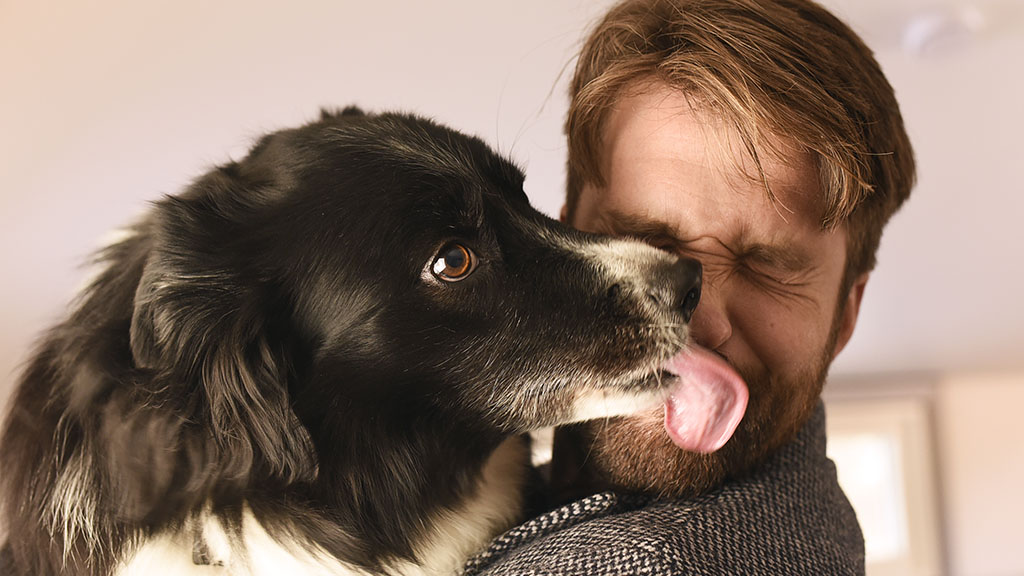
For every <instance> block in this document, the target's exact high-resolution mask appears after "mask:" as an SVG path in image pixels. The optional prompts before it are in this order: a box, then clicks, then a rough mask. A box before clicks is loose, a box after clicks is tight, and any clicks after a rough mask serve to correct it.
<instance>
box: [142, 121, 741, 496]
mask: <svg viewBox="0 0 1024 576" xmlns="http://www.w3.org/2000/svg"><path fill="white" fill-rule="evenodd" d="M522 185H523V175H522V173H521V172H520V171H519V170H518V169H517V168H516V167H515V166H513V165H512V164H511V163H509V162H508V161H506V160H505V159H503V158H501V157H500V156H498V155H496V154H494V153H493V152H492V151H490V150H489V149H488V148H487V147H486V146H485V145H484V144H483V143H482V142H480V141H479V140H477V139H475V138H471V137H467V136H465V135H462V134H459V133H457V132H454V131H451V130H449V129H446V128H443V127H441V126H439V125H437V124H434V123H432V122H429V121H426V120H423V119H418V118H415V117H412V116H405V115H394V114H384V115H365V114H363V113H361V112H359V111H357V110H346V111H345V112H343V113H338V114H330V113H325V114H324V115H323V117H322V118H321V119H320V120H319V121H318V122H314V123H312V124H309V125H306V126H304V127H301V128H298V129H294V130H286V131H282V132H278V133H274V134H271V135H269V136H267V137H265V138H263V139H262V140H261V141H260V142H259V143H258V144H257V145H256V146H255V147H254V149H253V150H252V151H251V153H250V154H249V156H248V157H247V158H245V159H244V160H242V161H240V162H237V163H232V164H230V165H228V166H225V167H222V168H219V169H217V170H214V171H213V172H211V173H210V174H208V175H206V176H205V177H203V178H202V179H200V180H199V181H197V182H196V183H195V184H194V185H193V186H192V187H191V188H190V189H189V190H188V191H187V192H186V193H184V194H182V195H181V196H178V197H173V198H168V199H166V200H164V201H163V202H161V203H160V204H159V206H158V209H157V216H156V218H155V219H154V220H152V221H150V223H149V224H148V226H149V227H150V230H149V236H150V238H151V240H150V243H151V244H150V253H149V256H148V260H147V262H146V265H145V269H144V272H143V274H142V279H141V282H140V285H139V288H138V291H137V293H136V298H135V312H134V316H133V320H132V351H133V355H134V358H135V362H136V363H137V365H138V366H140V367H141V368H145V369H152V370H156V371H162V372H164V373H166V375H167V376H166V377H165V378H164V380H166V381H168V382H170V381H172V380H173V382H174V383H173V384H170V385H178V384H177V382H181V381H184V382H197V383H199V384H197V386H198V387H199V388H200V389H201V390H200V392H201V394H202V395H204V397H205V400H204V402H203V403H204V405H206V406H208V407H209V409H208V413H204V418H208V419H209V422H210V424H211V425H212V426H213V429H214V431H215V432H216V433H217V434H216V435H215V436H216V438H217V441H218V442H223V443H226V444H229V445H231V446H229V447H228V448H225V452H230V453H231V454H233V455H234V456H232V457H233V458H235V459H238V458H239V456H237V454H243V455H245V454H250V455H251V454H254V453H255V454H263V455H264V459H265V460H267V461H268V462H270V464H267V465H268V466H269V467H270V468H272V469H273V472H274V473H275V474H277V475H283V476H285V477H293V476H299V477H301V476H306V475H309V474H311V473H312V472H311V470H312V469H313V465H312V464H311V462H315V461H316V457H315V456H311V455H310V454H309V453H310V452H314V453H315V452H321V451H323V450H325V449H328V447H326V446H318V444H321V443H324V442H326V441H328V440H325V438H328V437H329V438H330V440H329V441H330V442H332V443H333V444H332V445H331V446H330V447H329V449H330V450H339V449H343V448H339V446H338V438H337V436H336V435H335V436H332V434H331V432H330V431H331V430H338V429H339V428H345V429H346V430H348V431H351V430H352V429H357V430H360V431H361V433H370V432H369V430H376V432H375V433H377V434H392V435H396V434H397V435H402V434H409V435H415V434H417V433H418V432H417V431H418V430H422V429H423V427H424V426H429V427H431V428H432V429H438V428H443V429H445V430H448V431H449V432H452V431H454V432H453V433H457V434H468V435H473V436H475V437H482V438H491V439H493V438H500V437H503V436H506V435H509V434H513V433H517V432H523V431H526V430H530V429H534V428H538V427H542V426H547V425H553V424H559V423H564V422H569V421H575V420H581V419H586V418H589V417H592V416H598V415H614V414H618V413H623V412H628V411H632V410H636V409H637V408H639V407H641V406H643V405H645V404H646V405H650V403H651V401H652V399H655V400H658V401H660V400H661V399H662V398H663V396H664V394H665V390H666V389H668V388H669V387H670V386H671V384H672V383H671V382H670V381H671V380H673V379H672V378H666V376H671V375H670V374H669V373H668V372H666V370H668V371H669V372H671V371H673V369H672V366H680V365H681V363H682V361H680V360H679V359H678V356H677V355H678V354H679V353H680V352H681V351H683V350H684V349H686V348H687V322H688V321H689V318H690V315H691V314H692V312H693V310H694V307H695V306H696V305H697V301H698V299H699V295H700V278H701V275H700V266H699V264H697V263H696V262H694V261H689V260H681V259H678V258H676V257H675V256H673V255H670V254H668V253H665V252H663V251H660V250H657V249H655V248H652V247H649V246H647V245H645V244H643V243H642V242H639V241H632V240H621V239H612V238H609V237H600V236H594V235H588V234H583V233H580V232H577V231H574V230H571V229H569V228H568V227H566V226H563V225H562V224H560V223H559V222H557V221H555V220H552V219H550V218H548V217H546V216H544V215H542V214H540V213H539V212H537V211H536V210H534V209H533V208H531V207H530V205H529V203H528V201H527V198H526V195H525V194H524V192H523V189H522ZM672 358H676V359H675V360H673V362H674V364H673V362H668V361H669V360H670V359H672ZM666 367H668V368H666ZM674 371H676V372H678V370H674ZM158 381H159V379H158ZM740 413H742V409H741V410H740ZM296 416H297V418H296ZM733 425H734V423H733ZM297 431H303V434H300V436H302V437H303V438H306V436H305V435H304V433H305V432H308V433H309V438H310V439H311V441H312V445H308V443H307V442H306V441H305V440H304V441H303V442H302V443H301V444H302V445H300V446H296V445H295V443H296V441H295V438H296V435H297ZM289 454H292V455H295V454H297V455H295V456H288V455H289ZM266 455H273V456H272V457H268V456H266ZM249 464H250V462H249V461H248V460H246V459H245V457H244V456H243V457H242V460H240V461H239V462H238V466H237V467H238V471H239V473H242V471H244V469H245V466H247V465H249Z"/></svg>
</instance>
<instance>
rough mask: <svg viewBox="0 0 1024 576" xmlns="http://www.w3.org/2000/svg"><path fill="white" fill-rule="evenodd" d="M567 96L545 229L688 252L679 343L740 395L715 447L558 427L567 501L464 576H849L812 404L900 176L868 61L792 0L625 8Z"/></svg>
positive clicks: (887, 110) (846, 546) (902, 180)
mask: <svg viewBox="0 0 1024 576" xmlns="http://www.w3.org/2000/svg"><path fill="white" fill-rule="evenodd" d="M571 97H572V101H571V105H570V110H569V115H568V120H567V123H566V128H567V134H568V138H569V176H568V197H567V202H566V206H565V208H564V209H563V214H562V218H563V220H564V221H565V222H567V223H569V224H571V225H573V226H575V227H578V228H580V229H583V230H587V231H591V232H603V233H609V234H621V235H629V236H636V237H640V238H644V239H646V240H647V241H649V242H650V243H652V244H654V245H655V246H658V247H661V248H664V249H665V250H669V251H672V252H674V253H677V254H679V255H681V256H687V257H691V258H696V259H698V260H700V261H701V263H702V264H703V266H704V290H703V296H702V298H701V302H700V305H699V306H698V308H697V311H696V313H695V315H694V317H693V321H692V323H691V328H692V335H693V337H694V339H695V341H696V343H697V344H699V345H700V346H703V347H705V348H707V349H710V350H712V351H714V352H715V353H717V354H719V355H721V356H722V357H723V358H724V359H726V360H727V361H728V362H729V363H730V364H732V366H734V367H735V368H736V369H737V370H738V371H739V372H740V373H741V374H742V375H743V377H744V379H745V380H746V382H747V385H748V387H749V390H750V401H749V405H748V409H747V413H746V415H745V416H744V419H743V421H742V423H741V424H740V427H739V428H738V429H737V432H736V434H735V435H734V437H733V438H732V439H731V440H730V441H729V442H728V443H727V444H726V445H725V446H724V447H723V448H722V449H721V450H719V451H718V452H716V453H714V454H695V453H688V452H684V451H681V450H680V449H679V448H677V447H676V446H675V445H674V444H673V443H672V442H671V441H670V440H669V439H668V437H667V435H666V434H665V432H664V430H663V429H662V427H661V421H662V418H661V415H660V414H650V415H644V416H641V417H635V418H628V419H619V420H614V421H608V422H594V423H590V424H587V425H582V426H578V427H576V428H573V429H567V430H563V431H560V432H559V434H558V437H557V439H556V447H555V452H556V454H555V461H554V462H553V465H552V467H553V474H554V480H555V486H556V488H557V489H559V490H560V491H561V494H562V495H563V496H565V497H566V499H567V500H568V501H571V503H570V504H568V505H566V506H564V507H562V508H558V509H555V510H554V511H552V512H550V513H548V514H546V515H544V516H541V517H540V518H538V519H535V520H533V521H531V522H528V523H527V524H524V525H523V526H520V527H519V528H516V529H514V530H512V531H511V532H509V533H507V534H506V535H505V536H503V537H501V538H499V539H498V540H497V541H495V543H494V544H493V546H492V547H491V548H490V549H489V550H488V551H486V552H485V553H483V554H482V555H481V556H478V557H477V558H475V559H473V560H472V561H471V562H470V563H469V565H468V568H467V572H468V573H470V574H477V573H487V574H632V573H651V574H687V573H695V574H862V573H863V571H864V565H863V562H864V558H863V555H864V551H863V537H862V535H861V532H860V528H859V526H858V525H857V521H856V517H855V516H854V514H853V511H852V509H851V508H850V506H849V503H848V501H847V500H846V498H845V496H844V495H843V494H842V491H841V490H840V489H839V487H838V484H837V482H836V477H835V470H834V467H833V466H832V463H831V462H830V461H828V459H827V458H826V457H825V438H824V414H823V408H822V406H821V404H820V400H819V394H820V392H821V387H822V384H823V382H824V380H825V377H826V373H827V370H828V366H829V364H830V363H831V362H832V360H833V359H834V358H835V356H836V355H837V354H838V353H839V352H840V350H842V349H843V347H844V346H845V345H846V343H847V342H848V341H849V339H850V337H851V335H852V333H853V330H854V326H855V325H856V321H857V314H858V310H859V306H860V302H861V298H862V296H863V293H864V288H865V286H866V284H867V281H868V277H869V274H870V272H871V270H872V268H873V267H874V264H875V252H876V250H877V247H878V243H879V239H880V237H881V233H882V228H883V227H884V225H885V224H886V222H887V221H888V219H889V217H890V216H891V215H892V214H893V213H894V212H895V211H896V210H897V209H898V208H899V207H900V205H901V204H902V203H903V202H904V201H905V200H906V198H907V197H908V196H909V193H910V189H911V187H912V185H913V180H914V160H913V153H912V150H911V146H910V143H909V140H908V138H907V135H906V133H905V131H904V128H903V121H902V119H901V117H900V113H899V109H898V106H897V103H896V100H895V97H894V95H893V91H892V88H891V87H890V85H889V84H888V82H887V81H886V79H885V77H884V75H883V74H882V72H881V70H880V69H879V67H878V65H877V63H876V62H875V60H874V59H873V57H872V55H871V53H870V51H869V50H868V49H867V47H865V46H864V44H863V43H862V42H861V41H860V39H859V38H857V36H856V35H855V34H854V33H853V32H852V31H851V30H850V29H849V28H848V27H846V26H845V25H844V24H842V23H841V22H840V21H838V20H837V19H836V18H835V17H834V16H832V15H831V14H829V13H828V12H827V11H826V10H824V9H823V8H821V7H820V6H818V5H816V4H814V3H812V2H810V1H809V0H626V1H624V2H622V3H621V4H619V5H617V6H615V7H614V8H612V9H611V11H610V12H609V13H608V14H607V15H606V17H605V18H604V20H603V21H601V22H600V23H599V24H598V26H597V27H596V28H595V29H594V31H593V32H592V33H591V36H590V37H589V39H588V41H587V43H586V44H585V46H584V48H583V51H582V53H581V55H580V57H579V61H578V64H577V68H576V73H575V77H574V80H573V82H572V87H571ZM639 494H643V495H642V496H641V495H639Z"/></svg>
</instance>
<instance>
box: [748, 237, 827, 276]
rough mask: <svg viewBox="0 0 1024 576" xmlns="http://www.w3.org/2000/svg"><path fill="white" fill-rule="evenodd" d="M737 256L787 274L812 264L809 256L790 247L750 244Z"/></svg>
mask: <svg viewBox="0 0 1024 576" xmlns="http://www.w3.org/2000/svg"><path fill="white" fill-rule="evenodd" d="M738 256H739V257H740V258H741V259H745V260H748V261H752V262H755V263H759V264H764V265H767V266H770V267H772V268H779V269H781V270H784V271H787V272H799V271H801V270H805V269H807V268H809V267H810V266H811V264H812V261H811V258H810V256H808V255H807V254H806V253H804V252H802V251H800V250H796V249H793V248H792V247H790V246H777V245H771V244H760V243H758V244H751V245H749V246H744V247H743V248H742V249H741V250H740V251H739V254H738Z"/></svg>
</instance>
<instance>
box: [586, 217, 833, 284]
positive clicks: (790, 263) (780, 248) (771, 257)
mask: <svg viewBox="0 0 1024 576" xmlns="http://www.w3.org/2000/svg"><path fill="white" fill-rule="evenodd" d="M607 214H608V218H607V219H606V221H607V224H608V225H609V226H610V227H611V228H612V230H611V231H612V232H613V233H615V234H619V235H628V236H634V237H637V238H641V239H668V240H671V241H672V242H674V243H676V244H678V245H679V246H680V248H684V247H685V246H686V244H687V241H686V238H685V234H684V233H683V232H682V231H680V230H677V229H676V227H675V226H673V225H671V224H669V223H668V222H665V221H663V220H659V219H657V218H651V217H648V216H638V215H635V214H628V213H625V212H620V211H618V210H615V209H610V210H608V211H607ZM719 243H721V242H719ZM722 247H723V248H724V249H726V250H728V251H729V252H731V253H732V254H733V256H734V257H735V258H736V259H737V260H747V261H748V262H753V263H756V264H762V265H765V266H770V267H772V268H778V269H780V270H783V271H786V272H799V271H801V270H806V269H807V268H809V267H811V265H812V264H813V261H812V259H811V257H810V256H809V255H807V254H806V253H805V252H803V251H801V250H798V249H796V248H795V247H792V246H788V245H774V244H765V243H761V242H750V243H748V242H746V241H744V240H743V239H740V241H739V242H737V245H735V246H733V247H730V246H727V245H725V244H722Z"/></svg>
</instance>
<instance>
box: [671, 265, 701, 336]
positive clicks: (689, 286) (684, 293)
mask: <svg viewBox="0 0 1024 576" xmlns="http://www.w3.org/2000/svg"><path fill="white" fill-rule="evenodd" d="M702 275H703V274H702V269H701V265H700V262H698V261H696V260H690V259H688V258H680V259H679V261H677V262H676V263H675V264H673V265H672V277H673V279H674V281H675V283H676V307H677V308H679V309H680V310H682V312H683V318H685V319H686V321H687V322H689V321H690V319H691V318H693V311H694V310H696V309H697V303H698V302H700V285H701V276H702Z"/></svg>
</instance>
